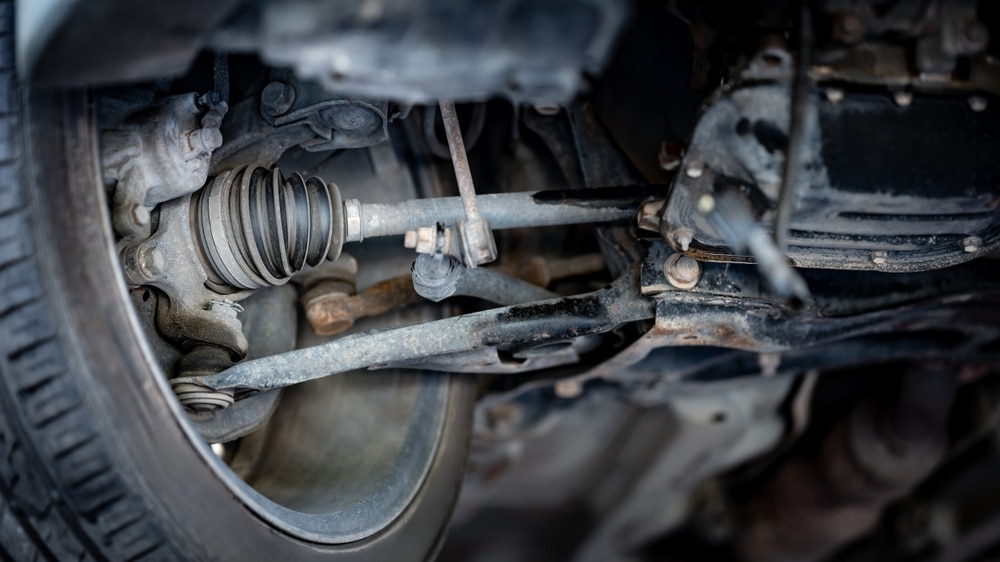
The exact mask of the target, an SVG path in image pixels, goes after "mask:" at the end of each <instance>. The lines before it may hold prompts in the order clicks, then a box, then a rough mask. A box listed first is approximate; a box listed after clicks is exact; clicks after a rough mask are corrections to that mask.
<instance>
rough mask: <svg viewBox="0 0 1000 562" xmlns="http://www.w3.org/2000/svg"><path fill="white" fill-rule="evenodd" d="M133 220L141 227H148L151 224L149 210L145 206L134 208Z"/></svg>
mask: <svg viewBox="0 0 1000 562" xmlns="http://www.w3.org/2000/svg"><path fill="white" fill-rule="evenodd" d="M132 220H133V221H135V224H137V225H139V226H146V225H147V224H149V209H147V208H146V206H145V205H136V206H135V207H132Z"/></svg>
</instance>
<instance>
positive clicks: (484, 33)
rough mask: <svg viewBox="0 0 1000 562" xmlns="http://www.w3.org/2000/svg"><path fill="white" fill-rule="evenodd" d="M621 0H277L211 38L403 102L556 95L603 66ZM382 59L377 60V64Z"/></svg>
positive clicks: (331, 84)
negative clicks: (339, 1) (352, 0)
mask: <svg viewBox="0 0 1000 562" xmlns="http://www.w3.org/2000/svg"><path fill="white" fill-rule="evenodd" d="M629 8H630V4H629V3H628V2H624V1H622V0H584V1H581V2H570V3H566V2H559V1H552V0H515V1H513V2H507V3H502V4H494V3H486V4H462V5H454V4H452V3H451V2H449V1H448V0H422V1H420V2H414V3H409V2H395V1H393V2H381V3H378V4H367V3H357V4H351V5H343V6H338V5H332V4H324V3H322V2H320V3H312V2H295V1H292V0H276V1H269V2H266V3H263V4H262V5H261V8H260V12H261V14H262V15H261V17H260V18H259V19H250V21H246V20H245V19H241V20H238V21H237V22H233V25H231V26H229V27H224V28H223V29H220V30H218V32H217V33H216V34H214V35H213V36H212V37H211V38H210V39H209V42H210V44H211V45H212V47H213V48H215V49H218V50H223V51H237V50H242V51H248V50H249V51H257V52H258V53H259V54H260V56H261V58H262V59H263V60H264V61H265V62H266V63H267V64H269V65H272V66H275V67H290V68H293V69H294V70H295V72H296V74H297V75H298V76H299V77H301V78H303V79H306V80H314V81H317V82H319V83H321V84H322V85H323V86H325V87H326V88H328V89H329V90H330V91H335V92H346V93H350V94H353V95H360V96H371V97H385V98H392V99H396V100H399V101H402V102H406V103H424V104H426V103H436V102H437V100H438V99H443V98H447V99H455V100H460V101H461V100H476V101H482V100H486V99H491V98H494V97H504V98H509V99H512V100H516V101H523V102H526V103H536V102H537V103H554V102H556V103H558V102H563V101H566V100H569V99H572V98H573V96H575V95H576V93H577V90H578V89H579V87H580V85H581V83H582V82H583V77H584V76H585V75H588V74H598V73H599V71H600V70H601V68H602V67H603V66H604V63H605V61H606V60H607V59H608V58H609V55H610V54H611V52H612V46H613V45H614V40H615V38H616V36H617V35H618V33H619V31H620V30H621V28H622V26H623V24H624V22H625V21H626V18H627V16H628V13H629V11H630V10H629ZM376 69H377V70H376Z"/></svg>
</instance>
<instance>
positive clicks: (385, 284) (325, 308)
mask: <svg viewBox="0 0 1000 562" xmlns="http://www.w3.org/2000/svg"><path fill="white" fill-rule="evenodd" d="M420 300H421V297H420V295H418V294H417V292H416V291H414V290H413V281H412V280H411V279H410V276H409V275H400V276H398V277H393V278H391V279H386V280H385V281H381V282H379V283H376V284H374V285H372V286H371V287H368V288H367V289H365V290H364V291H362V292H360V293H358V294H356V295H346V294H344V293H335V294H329V295H321V296H319V297H317V298H315V299H313V300H311V301H309V302H308V303H306V305H305V309H306V318H307V319H308V320H309V325H310V326H311V327H312V329H313V331H314V332H316V334H317V335H320V336H332V335H334V334H339V333H341V332H344V331H346V330H347V329H348V328H350V327H351V326H353V325H354V323H355V322H356V321H357V320H358V319H360V318H366V317H374V316H381V315H382V314H385V313H387V312H390V311H392V310H396V309H397V308H402V307H404V306H408V305H410V304H413V303H415V302H419V301H420Z"/></svg>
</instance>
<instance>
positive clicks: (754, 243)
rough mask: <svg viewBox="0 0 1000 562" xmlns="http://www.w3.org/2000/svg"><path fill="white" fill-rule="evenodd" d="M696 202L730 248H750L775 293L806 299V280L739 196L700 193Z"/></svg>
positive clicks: (731, 193) (807, 297)
mask: <svg viewBox="0 0 1000 562" xmlns="http://www.w3.org/2000/svg"><path fill="white" fill-rule="evenodd" d="M699 206H700V207H701V209H700V210H701V211H702V212H704V213H705V214H706V215H708V219H709V221H711V223H712V226H714V227H715V230H716V232H718V233H720V234H721V235H722V238H723V239H724V240H725V241H726V243H727V244H729V247H730V248H732V249H733V251H735V252H737V253H739V252H743V251H749V252H750V254H751V255H752V256H753V257H754V259H755V260H756V262H757V269H758V270H759V271H760V273H761V275H762V276H763V277H764V279H766V280H767V282H768V284H769V285H770V286H771V288H772V289H773V290H774V292H775V293H777V294H778V295H779V296H781V297H782V298H785V299H788V300H789V301H791V300H793V299H797V300H798V302H805V301H806V300H808V299H809V288H808V287H807V286H806V283H805V281H803V280H802V277H801V276H800V275H799V274H798V273H796V272H795V269H793V268H792V266H791V265H789V263H788V260H787V258H785V255H784V252H782V251H781V248H780V247H778V246H777V245H776V244H775V242H774V241H773V240H772V239H771V237H770V236H768V235H767V232H765V231H764V229H763V228H761V227H760V225H759V224H758V223H757V221H756V220H754V217H753V214H752V212H751V211H750V209H749V205H748V204H747V203H746V201H745V200H744V199H743V198H742V197H741V196H739V195H737V194H735V193H733V192H731V191H725V192H723V193H721V194H719V195H717V196H712V195H703V196H702V199H701V200H700V201H699Z"/></svg>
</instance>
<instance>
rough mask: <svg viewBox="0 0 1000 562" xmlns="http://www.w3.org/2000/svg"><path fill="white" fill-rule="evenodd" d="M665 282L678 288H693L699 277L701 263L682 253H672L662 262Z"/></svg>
mask: <svg viewBox="0 0 1000 562" xmlns="http://www.w3.org/2000/svg"><path fill="white" fill-rule="evenodd" d="M663 274H664V276H665V277H666V278H667V282H668V283H670V284H671V285H673V286H674V287H677V288H678V289H682V290H685V291H686V290H688V289H693V288H694V286H695V285H697V284H698V281H699V280H700V279H701V264H700V263H698V261H697V260H695V259H694V258H689V257H687V256H685V255H683V254H673V255H672V256H670V257H669V258H667V261H665V262H664V263H663Z"/></svg>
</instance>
